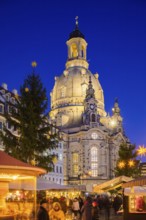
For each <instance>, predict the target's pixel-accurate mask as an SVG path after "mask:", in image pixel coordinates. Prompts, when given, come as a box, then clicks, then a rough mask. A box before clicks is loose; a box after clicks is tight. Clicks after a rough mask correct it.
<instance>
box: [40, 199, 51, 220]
mask: <svg viewBox="0 0 146 220" xmlns="http://www.w3.org/2000/svg"><path fill="white" fill-rule="evenodd" d="M47 203H48V201H47V200H46V199H43V200H42V201H41V202H40V208H39V211H38V213H37V220H50V218H49V215H48V211H47Z"/></svg>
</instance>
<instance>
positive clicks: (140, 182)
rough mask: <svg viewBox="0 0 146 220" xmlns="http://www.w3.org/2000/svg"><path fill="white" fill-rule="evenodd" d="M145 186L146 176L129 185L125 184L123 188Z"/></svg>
mask: <svg viewBox="0 0 146 220" xmlns="http://www.w3.org/2000/svg"><path fill="white" fill-rule="evenodd" d="M144 185H146V176H144V177H140V178H137V179H135V180H132V181H130V182H128V183H124V184H123V186H122V187H123V188H127V187H133V186H144Z"/></svg>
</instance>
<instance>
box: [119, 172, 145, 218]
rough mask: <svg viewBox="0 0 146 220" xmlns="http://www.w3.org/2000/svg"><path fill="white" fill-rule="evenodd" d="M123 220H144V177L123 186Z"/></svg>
mask: <svg viewBox="0 0 146 220" xmlns="http://www.w3.org/2000/svg"><path fill="white" fill-rule="evenodd" d="M123 194H124V200H123V207H124V220H127V219H132V220H144V219H146V176H145V177H141V178H138V179H135V180H132V181H130V182H128V183H124V184H123Z"/></svg>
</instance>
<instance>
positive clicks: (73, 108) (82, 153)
mask: <svg viewBox="0 0 146 220" xmlns="http://www.w3.org/2000/svg"><path fill="white" fill-rule="evenodd" d="M66 44H67V49H68V58H67V62H66V68H65V70H64V72H63V73H62V75H60V76H58V77H55V84H54V87H53V89H52V92H51V94H50V95H51V111H50V118H51V120H52V122H53V123H56V126H57V127H59V128H60V130H61V133H62V142H63V146H64V156H63V161H64V162H63V163H64V165H63V169H64V184H71V185H76V184H77V185H78V184H83V185H86V187H87V190H89V191H91V190H92V187H93V186H94V184H97V183H102V182H104V181H106V180H109V179H111V178H113V177H114V168H115V166H116V161H117V159H118V151H119V146H120V144H121V143H122V142H126V141H128V139H127V137H126V136H125V134H124V130H123V126H122V117H121V115H120V108H119V104H118V100H115V103H114V105H113V109H112V115H111V116H110V115H109V114H107V112H106V111H105V103H104V92H103V89H102V86H101V84H100V82H99V75H98V73H95V74H93V73H91V71H90V70H89V63H88V61H87V42H86V40H85V37H84V35H83V34H82V33H81V32H80V30H79V27H78V20H76V27H75V30H74V31H73V32H71V33H70V35H69V39H68V40H67V42H66Z"/></svg>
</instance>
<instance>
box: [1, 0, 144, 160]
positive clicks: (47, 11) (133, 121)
mask: <svg viewBox="0 0 146 220" xmlns="http://www.w3.org/2000/svg"><path fill="white" fill-rule="evenodd" d="M76 16H79V29H80V31H81V32H82V33H83V34H84V35H85V39H86V41H87V43H88V48H87V59H88V62H89V69H90V70H91V72H92V73H96V72H98V74H99V80H100V83H101V85H102V88H103V91H104V98H105V110H106V111H107V112H109V113H111V109H112V107H113V104H114V100H115V98H116V97H117V98H118V100H119V106H120V108H121V115H122V117H123V125H124V128H125V131H126V135H127V136H128V137H129V139H130V141H131V142H132V143H134V144H136V146H139V145H145V146H146V98H145V94H146V91H145V90H146V88H145V87H146V1H145V0H96V1H95V0H90V1H85V0H74V1H69V0H68V1H67V0H53V1H51V0H0V84H2V83H4V82H5V83H6V84H8V89H9V90H10V91H11V90H13V89H14V88H15V89H17V90H18V91H19V87H20V85H22V84H23V81H24V79H25V78H26V77H27V75H28V74H29V73H31V71H32V68H31V65H30V64H31V62H32V61H34V60H35V61H36V62H37V63H38V66H37V68H36V72H37V73H39V74H40V77H41V79H42V82H43V83H44V86H45V87H46V89H47V94H48V97H49V100H50V91H51V90H52V88H53V85H54V77H55V76H59V75H61V74H62V72H63V71H64V69H65V62H66V60H67V46H66V41H67V40H68V37H69V33H70V32H72V31H73V30H74V28H75V17H76ZM49 106H50V103H49ZM49 108H50V107H48V110H49ZM143 160H146V159H145V158H143Z"/></svg>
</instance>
